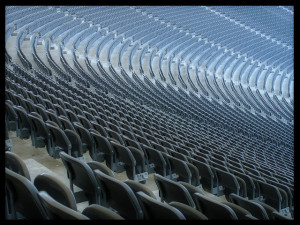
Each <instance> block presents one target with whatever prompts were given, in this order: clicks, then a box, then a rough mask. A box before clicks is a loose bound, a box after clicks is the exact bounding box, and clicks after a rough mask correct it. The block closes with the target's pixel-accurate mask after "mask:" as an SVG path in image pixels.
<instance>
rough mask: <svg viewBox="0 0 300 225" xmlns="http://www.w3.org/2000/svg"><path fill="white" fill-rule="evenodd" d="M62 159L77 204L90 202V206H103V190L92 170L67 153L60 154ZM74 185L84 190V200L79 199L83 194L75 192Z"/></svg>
mask: <svg viewBox="0 0 300 225" xmlns="http://www.w3.org/2000/svg"><path fill="white" fill-rule="evenodd" d="M59 155H60V158H61V160H62V162H63V164H64V166H65V168H66V170H67V174H68V178H69V181H70V189H71V191H72V192H73V194H74V196H75V198H76V202H77V203H79V202H82V201H86V200H88V201H89V204H100V205H101V204H102V202H101V188H100V186H99V184H98V182H97V180H96V178H95V175H94V173H93V171H92V169H91V168H90V167H89V166H88V165H87V164H86V163H85V162H83V161H80V160H79V159H76V158H74V157H72V156H70V155H68V154H66V153H65V152H62V151H61V152H60V153H59ZM74 185H76V186H77V187H79V188H81V189H82V192H83V193H84V197H83V200H82V199H79V197H77V196H80V194H81V193H82V192H79V193H78V192H76V193H75V192H74Z"/></svg>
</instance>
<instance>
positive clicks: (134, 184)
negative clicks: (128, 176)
mask: <svg viewBox="0 0 300 225" xmlns="http://www.w3.org/2000/svg"><path fill="white" fill-rule="evenodd" d="M124 183H125V184H127V185H128V186H129V187H130V188H131V190H132V191H133V192H134V194H135V195H136V193H137V192H139V191H141V192H143V193H145V194H146V195H148V196H150V197H151V198H153V199H156V197H155V195H154V193H153V191H151V190H150V189H149V188H148V187H147V186H146V185H144V184H141V183H139V182H137V181H134V180H125V181H124Z"/></svg>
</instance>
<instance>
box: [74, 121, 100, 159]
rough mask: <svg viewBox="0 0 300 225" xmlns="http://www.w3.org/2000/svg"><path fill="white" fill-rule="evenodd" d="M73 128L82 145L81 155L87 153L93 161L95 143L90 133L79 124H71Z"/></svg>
mask: <svg viewBox="0 0 300 225" xmlns="http://www.w3.org/2000/svg"><path fill="white" fill-rule="evenodd" d="M73 125H74V128H75V130H76V132H77V133H78V135H79V137H80V140H81V144H82V151H83V153H85V152H87V151H88V152H89V154H90V156H91V158H92V159H94V154H95V142H94V139H93V137H92V136H91V134H90V132H89V130H88V129H86V128H85V127H83V126H82V125H81V124H80V123H76V122H75V123H73Z"/></svg>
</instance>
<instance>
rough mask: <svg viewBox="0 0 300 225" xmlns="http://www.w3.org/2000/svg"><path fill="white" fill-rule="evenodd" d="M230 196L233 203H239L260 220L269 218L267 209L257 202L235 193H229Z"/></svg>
mask: <svg viewBox="0 0 300 225" xmlns="http://www.w3.org/2000/svg"><path fill="white" fill-rule="evenodd" d="M229 198H230V200H231V202H232V203H234V204H237V205H239V206H241V207H243V208H244V209H246V210H248V211H249V212H250V213H251V214H252V215H253V216H254V217H256V218H258V219H260V220H269V217H268V214H267V212H266V210H265V209H264V208H263V207H262V206H261V205H260V204H258V203H257V202H254V201H251V200H248V199H246V198H243V197H241V196H238V195H237V194H233V193H232V194H230V195H229Z"/></svg>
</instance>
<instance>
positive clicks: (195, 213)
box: [169, 202, 208, 220]
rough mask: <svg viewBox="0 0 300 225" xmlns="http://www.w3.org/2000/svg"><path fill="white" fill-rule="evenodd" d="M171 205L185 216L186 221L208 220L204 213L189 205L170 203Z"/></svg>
mask: <svg viewBox="0 0 300 225" xmlns="http://www.w3.org/2000/svg"><path fill="white" fill-rule="evenodd" d="M169 205H170V206H172V207H174V208H176V209H178V210H179V211H180V212H181V213H182V214H183V215H184V217H185V219H186V220H208V218H207V217H206V216H205V215H204V214H203V213H202V212H200V211H199V210H197V209H194V208H193V207H191V206H189V205H186V204H183V203H181V202H170V203H169Z"/></svg>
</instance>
